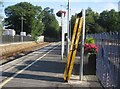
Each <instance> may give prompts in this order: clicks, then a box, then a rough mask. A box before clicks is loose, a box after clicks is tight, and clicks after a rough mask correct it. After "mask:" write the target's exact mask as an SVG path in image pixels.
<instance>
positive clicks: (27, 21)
mask: <svg viewBox="0 0 120 89" xmlns="http://www.w3.org/2000/svg"><path fill="white" fill-rule="evenodd" d="M5 14H6V16H7V18H6V19H5V25H6V26H7V28H10V29H15V31H16V33H17V34H20V32H21V17H23V29H24V32H26V33H27V34H31V32H33V33H34V31H35V30H37V31H38V30H40V31H39V32H40V33H37V35H38V34H39V35H40V34H42V30H43V24H42V15H43V12H42V8H41V7H40V6H39V7H38V6H33V5H32V4H30V3H28V2H21V3H18V4H16V5H13V6H9V7H7V8H5ZM38 26H39V27H38ZM40 26H41V27H40ZM35 32H36V31H35Z"/></svg>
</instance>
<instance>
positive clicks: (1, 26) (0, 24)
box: [0, 1, 3, 38]
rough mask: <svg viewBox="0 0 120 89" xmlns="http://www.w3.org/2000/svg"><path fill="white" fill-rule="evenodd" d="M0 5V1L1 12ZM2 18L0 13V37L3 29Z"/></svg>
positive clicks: (0, 10) (0, 3)
mask: <svg viewBox="0 0 120 89" xmlns="http://www.w3.org/2000/svg"><path fill="white" fill-rule="evenodd" d="M1 5H2V2H1V1H0V12H2V8H1V7H2V6H1ZM2 19H3V17H2V14H1V13H0V38H1V36H2V30H3V25H2Z"/></svg>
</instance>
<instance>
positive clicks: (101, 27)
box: [71, 7, 120, 34]
mask: <svg viewBox="0 0 120 89" xmlns="http://www.w3.org/2000/svg"><path fill="white" fill-rule="evenodd" d="M76 17H77V14H75V15H72V17H71V28H72V29H73V27H74V23H75V19H76ZM85 21H86V33H87V34H94V33H102V32H114V31H117V32H118V31H120V12H117V11H115V10H114V9H111V10H110V11H108V10H104V11H103V12H101V13H97V12H94V11H93V10H92V9H91V8H90V7H88V9H87V10H86V19H85Z"/></svg>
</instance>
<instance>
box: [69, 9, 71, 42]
mask: <svg viewBox="0 0 120 89" xmlns="http://www.w3.org/2000/svg"><path fill="white" fill-rule="evenodd" d="M70 16H71V9H70ZM69 28H70V34H69V35H70V41H71V20H70V26H69Z"/></svg>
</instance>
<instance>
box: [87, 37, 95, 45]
mask: <svg viewBox="0 0 120 89" xmlns="http://www.w3.org/2000/svg"><path fill="white" fill-rule="evenodd" d="M85 43H89V44H95V40H94V39H93V38H90V37H87V38H86V41H85Z"/></svg>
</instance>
